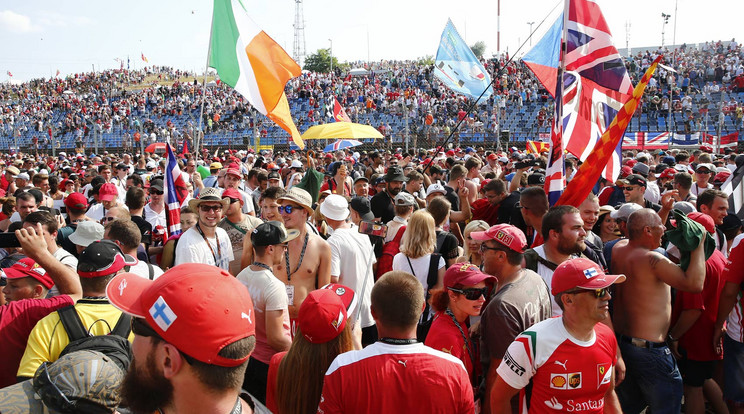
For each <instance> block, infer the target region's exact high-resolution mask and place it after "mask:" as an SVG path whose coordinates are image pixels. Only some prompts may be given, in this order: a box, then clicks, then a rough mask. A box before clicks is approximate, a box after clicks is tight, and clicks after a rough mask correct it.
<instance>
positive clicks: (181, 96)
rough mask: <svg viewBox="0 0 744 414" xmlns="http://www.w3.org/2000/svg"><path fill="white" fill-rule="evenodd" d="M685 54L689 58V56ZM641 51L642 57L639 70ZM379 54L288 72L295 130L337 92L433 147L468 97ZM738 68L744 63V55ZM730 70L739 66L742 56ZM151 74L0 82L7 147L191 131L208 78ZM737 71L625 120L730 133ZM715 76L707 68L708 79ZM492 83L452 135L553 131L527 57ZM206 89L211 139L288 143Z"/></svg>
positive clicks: (736, 112) (650, 127)
mask: <svg viewBox="0 0 744 414" xmlns="http://www.w3.org/2000/svg"><path fill="white" fill-rule="evenodd" d="M729 52H731V50H730V49H729ZM734 54H735V55H736V56H737V57H738V56H739V55H740V54H741V48H740V47H738V46H737V47H736V49H735V53H734ZM714 55H715V54H714ZM683 56H684V54H683ZM729 56H731V53H729ZM646 58H647V57H646V56H642V55H641V54H639V55H638V57H635V58H633V57H632V58H629V62H628V63H629V64H628V66H629V68H630V69H631V70H630V73H631V76H632V77H634V78H636V79H637V78H638V77H639V74H640V73H642V72H641V69H642V68H641V64H640V63H641V62H642V61H643V60H644V59H646ZM649 58H650V56H649ZM677 62H678V63H680V64H682V63H684V60H683V59H678V61H677ZM737 62H738V59H737ZM634 63H638V65H637V66H638V67H637V68H636V69H635V70H633V69H634ZM505 64H506V62H503V61H500V62H493V61H491V62H486V65H487V69H488V70H489V71H491V72H492V73H494V72H495V67H496V65H499V66H504V65H505ZM737 64H738V63H737ZM375 65H376V67H378V68H381V69H382V70H379V71H375V73H376V74H375V75H374V76H363V77H359V76H355V77H352V76H351V75H348V76H346V75H347V74H345V73H340V72H337V73H336V74H335V76H334V77H333V78H331V77H330V76H329V75H322V74H303V75H302V76H301V77H300V78H297V79H294V80H293V81H291V82H290V84H288V86H287V95H288V97H289V101H290V106H291V111H292V114H293V116H294V117H295V120H296V123H297V126H298V128H299V130H300V131H301V132H302V131H304V130H306V129H307V128H309V127H310V126H312V125H317V124H320V123H326V122H332V118H331V117H329V116H328V115H327V109H326V107H325V103H326V102H328V101H329V99H330V98H331V97H332V96H336V97H337V98H338V99H339V101H340V102H341V103H342V105H343V106H344V107H345V108H346V110H347V113H349V115H350V116H351V118H352V120H353V121H354V122H359V123H364V124H369V125H372V126H374V127H376V128H380V127H381V126H382V127H381V130H382V131H383V134H384V135H385V137H386V138H385V142H384V143H382V142H376V143H374V144H373V145H378V146H380V145H388V146H402V145H404V139H405V135H406V124H407V125H408V131H409V137H410V141H409V142H410V143H411V145H413V142H414V137H415V139H416V140H417V146H418V147H432V146H434V145H435V144H436V143H438V142H441V141H442V140H443V138H445V137H446V136H447V135H448V131H449V130H450V129H451V128H453V127H454V125H455V123H456V122H457V121H458V120H459V118H460V117H462V116H463V115H464V111H463V109H464V108H466V106H467V103H466V102H465V101H464V99H463V98H462V97H458V96H455V95H454V94H452V93H451V92H449V91H447V90H445V89H444V87H443V86H442V85H441V84H439V82H438V81H437V80H436V79H435V78H434V77H433V76H432V75H431V74H430V71H429V69H428V68H427V67H425V66H422V65H419V64H417V63H416V62H380V63H377V64H375ZM682 66H684V65H682ZM738 68H739V69H738V71H739V72H740V71H741V65H739V66H738ZM734 71H737V69H736V67H735V66H734V67H733V69H732V72H734ZM147 72H148V73H147V74H152V73H158V74H162V73H165V74H166V76H169V75H173V74H174V73H177V75H178V76H184V73H183V72H180V71H177V70H175V69H170V68H151V69H148V70H147ZM681 73H682V74H684V73H685V72H684V71H682V72H681ZM144 75H145V74H144V73H142V71H140V72H135V71H131V72H130V71H125V70H120V71H107V72H102V73H100V74H83V75H79V76H78V75H75V76H73V77H68V78H67V79H65V80H57V79H54V80H49V81H43V80H42V81H32V82H31V83H27V84H22V85H4V86H2V87H0V108H2V113H0V122H1V124H0V150H2V151H9V150H12V149H18V148H20V149H21V150H24V151H27V150H31V149H32V148H33V145H34V138H36V139H38V140H39V144H40V146H42V147H43V148H42V149H44V150H46V151H47V152H51V151H49V144H48V140H47V139H46V138H48V134H49V130H50V129H51V131H52V135H53V136H54V141H55V142H56V143H57V150H58V151H59V150H62V151H71V150H74V149H75V148H76V147H78V144H79V143H80V142H81V141H82V143H83V144H84V146H85V148H86V152H92V151H93V150H94V148H96V147H98V148H99V151H103V150H109V151H112V150H113V151H118V150H121V149H122V148H126V149H129V148H131V147H132V146H133V145H135V144H136V145H137V146H139V144H137V143H135V142H134V139H133V137H134V135H135V134H136V133H138V132H139V134H140V135H141V136H142V138H143V139H142V141H141V142H144V143H145V144H150V143H151V142H163V141H165V140H166V139H170V140H171V141H174V140H175V141H176V142H181V141H182V139H183V137H186V136H193V135H194V132H195V130H196V128H197V126H198V125H199V122H198V119H199V114H200V111H201V101H202V90H201V87H200V85H195V84H193V83H179V82H175V83H173V84H172V85H170V86H160V85H157V86H153V85H149V84H144V83H143V82H144V79H145V76H144ZM186 75H187V76H188V74H186ZM732 75H735V73H729V74H728V78H727V80H728V83H724V82H719V84H723V85H722V87H721V88H720V89H719V90H718V91H715V90H711V89H710V88H707V87H706V88H702V87H700V88H695V87H693V86H695V85H693V84H690V88H689V91H688V93H687V94H685V93H683V92H682V88H681V86H682V76H680V77H679V79H677V81H676V82H677V83H676V85H675V88H673V89H674V95H673V101H672V108H673V111H672V112H671V114H670V113H669V112H668V110H661V109H659V110H655V109H653V108H651V106H650V105H643V106H642V107H641V108H640V109H639V110H638V111H636V114H635V116H634V118H633V120H632V122H631V123H630V125H629V127H628V130H627V132H666V131H671V132H675V133H679V134H690V133H695V132H706V133H709V134H713V135H718V134H719V132H720V134H721V135H726V134H729V133H733V132H738V131H740V130H741V129H742V108H743V107H744V92H736V91H735V90H741V89H740V88H735V87H734V82H733V81H732V79H731V78H733V77H734V76H732ZM159 76H162V75H159ZM190 76H193V75H190ZM664 76H665V75H664V74H663V73H662V74H658V75H657V77H658V78H659V80H660V82H659V89H658V92H657V93H658V94H659V95H666V96H668V93H669V91H668V88H666V87H665V83H666V82H664V81H665V78H664ZM124 80H126V82H124ZM709 83H710V82H709V81H708V79H706V84H709ZM132 85H134V87H133V86H132ZM702 85H703V84H702V83H700V84H699V85H697V86H702ZM494 87H495V89H496V91H497V92H500V93H497V94H494V96H492V97H491V99H490V100H489V101H488V103H487V104H486V105H483V106H481V107H479V108H477V110H476V111H475V112H474V113H473V114H471V115H470V116H469V117H468V119H466V122H463V124H462V126H461V127H460V129H459V130H458V132H457V133H456V135H455V139H456V144H458V145H482V146H486V147H495V146H496V130H497V128H496V122H498V123H499V129H500V131H501V137H502V145H512V144H516V143H520V142H524V141H526V140H535V139H540V138H545V137H547V135H548V134H549V132H550V118H551V116H552V113H553V110H552V99H549V97H548V94H547V91H545V90H544V89H542V88H540V87H539V86H538V85H537V82H536V81H535V79H534V77H533V76H532V75H531V73H530V72H529V70H527V69H526V67H524V66H523V65H522V64H521V63H518V62H511V63H509V64H508V65H506V75H505V76H504V77H502V78H497V79H496V82H495V86H494ZM647 94H648V91H647ZM207 96H208V98H207V100H206V105H205V110H204V114H205V116H204V122H203V128H204V130H205V138H204V145H205V147H207V148H210V149H214V148H217V147H221V148H241V147H243V148H244V147H246V146H252V147H255V146H257V145H259V144H260V145H261V146H262V147H263V146H276V145H286V144H287V140H288V136H287V133H286V132H285V131H283V130H282V129H280V128H279V127H278V126H276V125H274V124H273V123H272V122H270V121H268V119H266V118H264V117H263V116H262V115H259V114H258V113H257V112H255V111H253V110H251V109H250V108H249V105H247V104H243V103H242V99H241V98H240V97H239V96H238V95H237V94H236V93H235V92H234V91H232V90H230V88H229V87H228V86H226V85H224V84H222V85H215V86H213V87H211V88H208V90H207ZM686 96H689V98H685V97H686ZM683 98H684V99H685V100H686V101H687V102H685V105H682V104H681V102H682V100H683ZM644 99H647V98H644ZM403 102H406V107H404V106H403ZM499 108H501V109H502V110H501V111H499ZM497 112H498V115H497ZM429 113H430V114H432V118H433V119H432V122H431V125H427V123H426V122H425V119H426V116H427V114H429ZM309 144H311V145H312V144H315V143H312V142H310V143H309Z"/></svg>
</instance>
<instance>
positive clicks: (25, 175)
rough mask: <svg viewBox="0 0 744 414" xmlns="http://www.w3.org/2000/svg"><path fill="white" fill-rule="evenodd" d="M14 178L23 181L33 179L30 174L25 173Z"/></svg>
mask: <svg viewBox="0 0 744 414" xmlns="http://www.w3.org/2000/svg"><path fill="white" fill-rule="evenodd" d="M13 178H20V179H21V180H30V179H31V177H29V176H28V174H27V173H25V172H24V173H20V174H18V175H16V176H15V177H13Z"/></svg>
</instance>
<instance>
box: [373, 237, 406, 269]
mask: <svg viewBox="0 0 744 414" xmlns="http://www.w3.org/2000/svg"><path fill="white" fill-rule="evenodd" d="M405 232H406V226H401V227H400V228H399V229H398V232H397V233H395V237H394V238H393V240H390V241H389V242H387V243H385V244H384V245H383V246H382V254H381V255H380V258H379V259H377V274H376V275H375V282H376V281H377V279H379V278H380V276H382V275H384V274H385V273H387V272H389V271H391V270H393V257H395V255H396V254H398V253H400V241H401V239H403V233H405Z"/></svg>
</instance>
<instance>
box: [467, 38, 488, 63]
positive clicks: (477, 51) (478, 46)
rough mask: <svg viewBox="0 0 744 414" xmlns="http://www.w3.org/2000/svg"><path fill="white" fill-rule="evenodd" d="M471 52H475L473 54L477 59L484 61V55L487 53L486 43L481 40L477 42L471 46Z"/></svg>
mask: <svg viewBox="0 0 744 414" xmlns="http://www.w3.org/2000/svg"><path fill="white" fill-rule="evenodd" d="M470 50H472V51H473V54H474V55H475V57H477V58H478V59H482V58H483V53H485V52H486V43H485V42H483V41H482V40H479V41H477V42H475V44H474V45H472V46H470Z"/></svg>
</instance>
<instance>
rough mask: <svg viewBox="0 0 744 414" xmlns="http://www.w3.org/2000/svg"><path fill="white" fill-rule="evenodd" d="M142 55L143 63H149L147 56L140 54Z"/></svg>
mask: <svg viewBox="0 0 744 414" xmlns="http://www.w3.org/2000/svg"><path fill="white" fill-rule="evenodd" d="M140 55H141V56H142V61H143V62H148V60H147V58H146V57H145V54H144V53H142V52H140Z"/></svg>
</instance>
